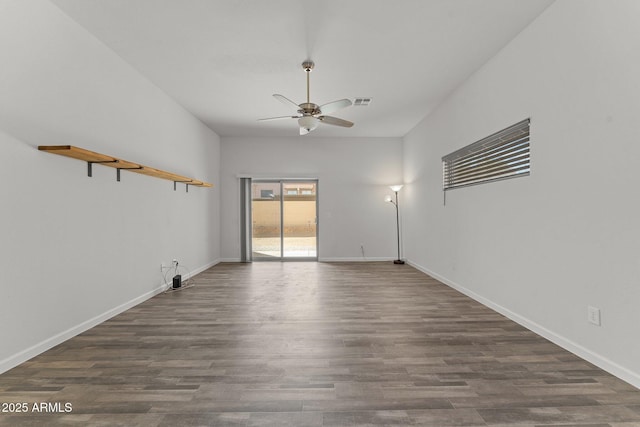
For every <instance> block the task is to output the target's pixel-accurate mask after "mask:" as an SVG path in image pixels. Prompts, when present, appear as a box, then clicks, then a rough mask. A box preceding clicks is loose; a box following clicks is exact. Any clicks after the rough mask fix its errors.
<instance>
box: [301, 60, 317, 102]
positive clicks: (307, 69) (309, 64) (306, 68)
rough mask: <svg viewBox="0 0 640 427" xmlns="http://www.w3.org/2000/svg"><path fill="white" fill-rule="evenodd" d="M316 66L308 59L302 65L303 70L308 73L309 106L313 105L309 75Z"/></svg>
mask: <svg viewBox="0 0 640 427" xmlns="http://www.w3.org/2000/svg"><path fill="white" fill-rule="evenodd" d="M314 66H315V64H314V63H313V61H312V60H310V59H307V60H306V61H304V62H303V63H302V68H303V69H304V71H305V73H307V104H311V97H310V96H309V75H310V74H311V71H312V70H313V67H314Z"/></svg>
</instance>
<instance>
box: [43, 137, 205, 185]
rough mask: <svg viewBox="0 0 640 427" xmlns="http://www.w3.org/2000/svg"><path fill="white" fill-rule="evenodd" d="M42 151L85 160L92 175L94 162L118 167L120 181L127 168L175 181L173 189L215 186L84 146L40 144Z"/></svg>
mask: <svg viewBox="0 0 640 427" xmlns="http://www.w3.org/2000/svg"><path fill="white" fill-rule="evenodd" d="M38 150H40V151H46V152H48V153H52V154H59V155H61V156H66V157H71V158H73V159H78V160H83V161H85V162H87V174H88V175H89V176H91V175H92V168H93V165H94V164H100V165H103V166H108V167H110V168H114V169H116V176H117V180H118V181H120V171H121V170H126V171H129V172H135V173H140V174H142V175H148V176H152V177H154V178H160V179H166V180H168V181H173V189H174V190H175V189H176V184H178V183H181V184H185V186H186V189H187V191H189V186H190V185H193V186H196V187H213V184H209V183H208V182H204V181H200V180H198V179H194V178H189V177H186V176H182V175H177V174H175V173H171V172H167V171H163V170H160V169H156V168H152V167H149V166H144V165H141V164H138V163H134V162H130V161H128V160H123V159H119V158H117V157H113V156H107V155H106V154H100V153H95V152H93V151H89V150H85V149H84V148H79V147H74V146H73V145H40V146H39V147H38Z"/></svg>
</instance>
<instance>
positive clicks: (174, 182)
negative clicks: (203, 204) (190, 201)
mask: <svg viewBox="0 0 640 427" xmlns="http://www.w3.org/2000/svg"><path fill="white" fill-rule="evenodd" d="M191 181H193V180H192V179H190V180H189V181H173V191H176V184H178V183H179V182H180V183H184V184H186V185H187V193H188V192H189V184H187V183H188V182H191Z"/></svg>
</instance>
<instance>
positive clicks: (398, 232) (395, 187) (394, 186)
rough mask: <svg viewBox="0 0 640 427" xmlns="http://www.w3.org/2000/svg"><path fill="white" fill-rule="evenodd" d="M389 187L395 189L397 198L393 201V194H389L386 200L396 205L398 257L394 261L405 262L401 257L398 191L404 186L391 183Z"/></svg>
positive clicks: (395, 262)
mask: <svg viewBox="0 0 640 427" xmlns="http://www.w3.org/2000/svg"><path fill="white" fill-rule="evenodd" d="M389 188H390V189H391V191H393V192H394V193H396V200H395V202H394V201H393V199H392V198H391V196H387V197H385V199H384V200H385V201H387V202H389V203H391V204H393V205H394V206H395V207H396V233H397V236H398V259H396V260H394V261H393V263H394V264H404V261H403V260H402V259H400V214H399V213H398V212H399V211H398V191H400V189H401V188H402V185H391V186H389Z"/></svg>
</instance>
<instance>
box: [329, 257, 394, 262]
mask: <svg viewBox="0 0 640 427" xmlns="http://www.w3.org/2000/svg"><path fill="white" fill-rule="evenodd" d="M394 259H395V258H387V257H376V258H374V257H366V258H363V257H353V258H349V257H345V258H337V257H327V258H324V257H322V258H318V261H320V262H382V261H389V262H392V261H393V260H394Z"/></svg>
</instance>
